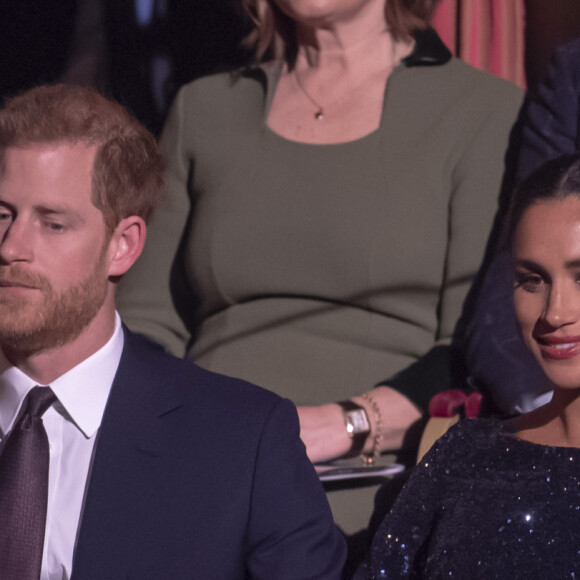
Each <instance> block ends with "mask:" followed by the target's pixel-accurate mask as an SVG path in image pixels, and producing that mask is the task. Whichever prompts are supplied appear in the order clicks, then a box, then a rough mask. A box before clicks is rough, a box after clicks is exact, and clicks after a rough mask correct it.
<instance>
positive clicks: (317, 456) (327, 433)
mask: <svg viewBox="0 0 580 580" xmlns="http://www.w3.org/2000/svg"><path fill="white" fill-rule="evenodd" d="M298 418H299V419H300V437H301V439H302V441H303V443H304V445H306V453H307V454H308V457H309V458H310V461H312V463H317V462H320V461H328V460H330V459H335V458H337V457H340V456H341V455H344V454H345V453H346V452H347V451H348V450H349V449H350V444H351V439H350V437H349V435H348V433H347V432H346V426H345V424H344V414H343V412H342V408H341V407H340V406H339V405H337V404H334V403H332V404H328V405H320V406H318V407H298Z"/></svg>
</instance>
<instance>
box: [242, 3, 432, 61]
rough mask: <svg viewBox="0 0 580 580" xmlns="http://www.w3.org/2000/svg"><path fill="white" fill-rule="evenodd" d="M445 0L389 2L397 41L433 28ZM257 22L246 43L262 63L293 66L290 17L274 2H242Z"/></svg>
mask: <svg viewBox="0 0 580 580" xmlns="http://www.w3.org/2000/svg"><path fill="white" fill-rule="evenodd" d="M440 1H441V0H385V19H386V22H387V24H388V27H389V30H390V32H391V34H392V35H393V38H394V39H395V40H401V39H410V38H411V35H412V33H413V32H414V31H415V30H424V29H425V28H428V27H429V24H430V22H431V17H432V15H433V12H434V11H435V8H436V6H437V4H439V2H440ZM241 2H242V6H243V8H244V9H245V11H246V12H247V13H248V15H249V16H250V18H251V19H252V21H253V22H254V30H253V31H252V32H251V33H250V35H249V36H248V38H247V39H246V44H248V45H249V46H252V47H253V49H254V51H255V54H256V60H257V61H258V62H261V61H264V60H269V59H271V58H280V59H284V60H285V61H286V62H287V63H288V64H290V65H293V64H294V59H295V58H296V48H297V46H296V23H295V22H294V21H293V20H292V19H291V18H290V17H289V16H286V14H284V13H283V12H282V11H281V10H280V9H279V8H278V6H277V5H276V3H275V1H274V0H241Z"/></svg>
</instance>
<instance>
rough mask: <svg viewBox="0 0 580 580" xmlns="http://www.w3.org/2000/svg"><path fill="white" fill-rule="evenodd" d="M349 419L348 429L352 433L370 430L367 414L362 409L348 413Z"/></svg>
mask: <svg viewBox="0 0 580 580" xmlns="http://www.w3.org/2000/svg"><path fill="white" fill-rule="evenodd" d="M347 417H348V421H347V426H346V430H347V431H348V432H349V433H351V434H354V433H361V432H363V431H370V425H369V421H368V418H367V414H366V413H365V412H364V411H363V410H362V409H358V410H356V411H349V412H348V413H347Z"/></svg>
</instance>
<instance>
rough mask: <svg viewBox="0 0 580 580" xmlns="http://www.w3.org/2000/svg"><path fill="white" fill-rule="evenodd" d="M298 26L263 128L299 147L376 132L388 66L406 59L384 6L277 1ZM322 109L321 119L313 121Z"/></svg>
mask: <svg viewBox="0 0 580 580" xmlns="http://www.w3.org/2000/svg"><path fill="white" fill-rule="evenodd" d="M275 2H276V4H277V5H278V6H279V7H280V8H281V10H283V11H284V12H285V13H286V14H288V15H289V16H290V17H291V18H293V19H294V20H295V21H296V23H297V34H298V55H297V59H296V64H295V70H294V71H291V70H288V68H287V67H286V68H285V69H284V71H283V73H282V76H281V78H280V81H279V83H278V86H277V89H276V93H275V95H274V99H273V102H272V106H271V108H270V112H269V115H268V126H269V127H270V128H271V129H272V130H273V131H274V132H275V133H278V134H279V135H281V136H283V137H285V138H287V139H290V140H293V141H298V142H302V143H316V144H334V143H342V142H347V141H353V140H355V139H359V138H361V137H364V136H365V135H368V134H369V133H372V132H373V131H375V130H376V129H378V127H379V124H380V120H381V115H382V108H383V96H384V92H385V85H386V82H387V79H388V77H389V75H390V74H391V72H392V68H393V67H392V65H393V63H396V62H398V61H400V59H402V58H404V57H405V56H407V55H408V54H409V52H410V51H411V50H412V48H413V42H412V41H411V40H409V41H406V42H394V41H393V39H392V38H391V36H390V34H389V32H388V29H387V23H386V21H385V2H384V0H275ZM297 76H298V78H299V79H300V84H301V85H302V87H303V88H304V89H305V90H306V92H307V93H308V94H309V95H310V96H311V97H312V98H313V99H314V100H315V101H316V102H317V103H318V104H320V105H322V106H323V107H324V110H325V115H324V120H323V121H316V120H315V119H314V112H316V110H317V107H316V105H314V104H313V102H312V101H311V100H310V99H309V98H308V97H307V96H306V95H305V94H304V91H303V90H302V89H301V88H300V85H299V84H298V81H297Z"/></svg>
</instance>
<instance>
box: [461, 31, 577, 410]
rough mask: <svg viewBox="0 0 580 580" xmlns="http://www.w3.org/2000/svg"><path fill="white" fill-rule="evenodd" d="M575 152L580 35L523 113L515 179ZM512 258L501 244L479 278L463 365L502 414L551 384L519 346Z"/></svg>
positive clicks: (561, 50) (526, 404)
mask: <svg viewBox="0 0 580 580" xmlns="http://www.w3.org/2000/svg"><path fill="white" fill-rule="evenodd" d="M578 151H580V38H578V39H576V40H573V41H572V42H569V43H567V44H565V45H563V46H562V47H560V48H559V49H558V50H557V51H556V53H555V55H554V58H553V61H552V64H551V67H550V70H549V73H548V76H547V78H546V79H545V80H544V81H543V82H542V83H541V84H540V86H539V87H538V90H537V92H536V94H534V95H531V97H530V99H529V101H528V103H527V108H526V112H525V117H524V124H523V129H522V142H521V148H520V152H519V160H518V167H517V177H518V181H521V180H522V179H525V178H526V177H528V175H530V174H531V173H532V172H533V171H534V170H536V169H538V168H539V167H540V166H541V165H542V164H543V163H544V162H546V161H548V160H549V159H553V158H555V157H558V156H559V155H563V154H570V153H575V152H578ZM512 293H513V288H512V274H511V258H510V254H509V250H508V248H507V247H506V246H505V245H504V246H503V247H501V248H500V249H499V251H498V253H497V255H496V256H495V258H494V260H493V262H492V264H491V266H490V268H489V270H488V271H487V273H486V275H485V278H484V280H483V284H482V288H481V292H480V299H479V303H478V305H477V308H476V311H475V315H474V317H473V320H472V323H471V327H470V328H469V329H468V336H469V338H468V346H467V356H468V366H469V367H470V371H471V373H472V374H473V375H474V376H475V377H476V378H477V379H478V380H479V381H481V382H483V383H484V384H485V385H486V386H487V388H488V389H489V390H490V391H491V392H492V394H493V396H494V398H495V400H496V402H497V404H498V406H499V407H500V409H501V410H502V411H504V412H505V413H506V414H511V413H513V412H514V411H516V410H518V409H524V410H527V409H528V408H529V405H530V404H531V403H532V402H533V400H534V399H535V398H536V397H537V396H538V395H540V394H541V393H543V392H546V391H547V390H550V388H551V385H550V383H549V381H548V379H547V378H546V376H545V375H544V373H543V372H542V370H541V369H540V367H539V365H538V363H537V362H536V360H535V359H534V357H533V356H532V354H531V353H530V352H529V351H528V349H527V348H526V347H525V346H524V344H523V341H522V340H521V339H520V336H519V332H518V330H517V322H516V317H515V313H514V308H513V296H512Z"/></svg>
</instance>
